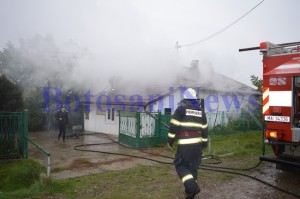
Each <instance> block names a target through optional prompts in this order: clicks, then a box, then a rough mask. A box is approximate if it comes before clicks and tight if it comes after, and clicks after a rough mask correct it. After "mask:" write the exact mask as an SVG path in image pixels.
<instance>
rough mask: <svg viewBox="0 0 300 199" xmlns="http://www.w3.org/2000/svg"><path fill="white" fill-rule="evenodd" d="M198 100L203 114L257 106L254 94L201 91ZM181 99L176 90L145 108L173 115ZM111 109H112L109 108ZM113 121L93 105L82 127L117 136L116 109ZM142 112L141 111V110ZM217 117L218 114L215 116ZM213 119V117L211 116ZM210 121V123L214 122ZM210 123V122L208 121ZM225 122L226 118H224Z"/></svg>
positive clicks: (180, 92)
mask: <svg viewBox="0 0 300 199" xmlns="http://www.w3.org/2000/svg"><path fill="white" fill-rule="evenodd" d="M198 93H199V98H203V99H204V100H205V112H206V113H217V112H225V113H226V115H228V114H237V113H238V112H239V111H241V109H242V108H247V110H248V111H255V110H256V109H257V108H258V107H259V105H258V104H257V102H256V101H255V98H256V96H255V95H254V94H237V93H222V92H217V91H201V92H199V91H198ZM182 98H183V91H182V90H177V91H175V92H174V93H172V94H171V95H168V96H165V97H162V99H161V100H158V101H156V102H155V103H154V104H152V105H150V106H148V107H147V109H146V110H147V111H149V112H162V113H163V112H164V110H165V108H171V113H174V111H175V109H176V108H177V106H178V103H179V102H180V101H181V100H182ZM111 108H113V107H111ZM114 108H115V110H116V111H114V120H111V119H108V112H102V113H101V114H99V113H98V114H97V109H96V106H95V104H92V105H91V112H90V113H89V119H86V117H85V119H84V127H85V130H86V131H92V132H101V133H107V134H114V135H118V132H119V116H118V112H117V110H118V108H117V107H114ZM141 110H142V109H141ZM217 115H218V114H217ZM219 116H221V115H218V118H220V120H217V122H216V123H217V124H218V123H219V122H224V117H223V118H222V117H219ZM211 117H212V118H214V119H213V120H214V121H215V118H216V117H215V116H213V115H212V116H211ZM214 121H211V122H214ZM208 122H210V121H208ZM225 122H226V118H225Z"/></svg>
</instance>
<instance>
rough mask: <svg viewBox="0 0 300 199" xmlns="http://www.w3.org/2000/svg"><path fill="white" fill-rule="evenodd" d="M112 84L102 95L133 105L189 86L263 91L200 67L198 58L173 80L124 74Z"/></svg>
mask: <svg viewBox="0 0 300 199" xmlns="http://www.w3.org/2000/svg"><path fill="white" fill-rule="evenodd" d="M110 84H111V88H110V89H109V90H107V91H105V92H102V93H99V94H98V96H99V95H103V94H106V95H108V96H110V97H111V98H115V97H118V99H120V100H121V101H122V102H124V103H125V104H130V105H133V104H132V101H134V100H135V101H137V102H136V103H135V104H134V105H137V106H147V105H149V104H151V103H153V102H155V101H158V100H160V99H161V98H162V97H164V96H168V95H170V94H172V93H174V92H176V91H177V90H178V89H180V88H188V87H192V88H200V89H201V90H206V91H218V92H224V93H239V94H257V95H260V93H259V92H257V91H256V90H255V89H254V88H251V87H249V86H247V85H245V84H242V83H240V82H238V81H236V80H233V79H231V78H229V77H227V76H225V75H222V74H220V73H217V72H214V71H213V69H212V68H208V69H206V70H205V71H204V70H200V67H199V65H198V64H197V63H196V64H195V62H194V63H193V62H192V64H191V67H183V68H182V70H181V71H179V74H178V75H177V76H174V81H173V82H172V83H170V82H167V83H158V82H156V80H155V79H153V82H150V83H149V82H140V81H137V80H136V79H128V80H125V79H124V78H121V77H113V78H112V79H111V81H110ZM138 98H140V99H138ZM141 99H142V100H141Z"/></svg>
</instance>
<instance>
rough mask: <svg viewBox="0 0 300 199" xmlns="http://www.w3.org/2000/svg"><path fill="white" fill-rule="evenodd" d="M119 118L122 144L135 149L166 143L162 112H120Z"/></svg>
mask: <svg viewBox="0 0 300 199" xmlns="http://www.w3.org/2000/svg"><path fill="white" fill-rule="evenodd" d="M119 117H120V119H119V141H120V143H122V144H125V145H128V146H131V147H134V148H143V147H150V146H158V145H160V144H163V143H166V138H167V129H166V128H165V127H163V126H164V125H163V123H164V122H163V120H165V116H164V115H162V114H161V113H160V112H151V113H148V112H120V113H119Z"/></svg>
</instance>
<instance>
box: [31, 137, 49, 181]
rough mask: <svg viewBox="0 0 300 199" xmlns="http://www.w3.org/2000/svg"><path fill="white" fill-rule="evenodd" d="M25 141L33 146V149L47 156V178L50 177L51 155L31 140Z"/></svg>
mask: <svg viewBox="0 0 300 199" xmlns="http://www.w3.org/2000/svg"><path fill="white" fill-rule="evenodd" d="M27 140H28V141H29V142H30V143H31V144H33V145H34V146H35V147H37V148H38V149H39V150H40V151H42V152H43V153H44V154H46V155H47V177H50V174H51V160H50V156H51V154H50V153H49V152H48V151H47V150H46V149H45V148H44V147H42V146H41V145H39V144H38V143H36V142H34V141H33V140H31V139H29V138H27Z"/></svg>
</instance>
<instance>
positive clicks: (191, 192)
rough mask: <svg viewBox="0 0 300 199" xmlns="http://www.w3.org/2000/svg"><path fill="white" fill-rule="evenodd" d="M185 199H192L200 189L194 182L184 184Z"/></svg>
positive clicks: (189, 181)
mask: <svg viewBox="0 0 300 199" xmlns="http://www.w3.org/2000/svg"><path fill="white" fill-rule="evenodd" d="M184 187H185V193H186V197H185V198H186V199H192V198H194V197H195V196H196V195H197V194H198V193H199V192H200V187H199V185H198V184H197V182H196V181H195V180H188V181H186V182H185V183H184Z"/></svg>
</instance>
